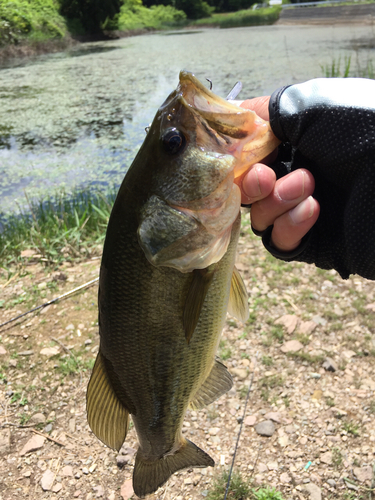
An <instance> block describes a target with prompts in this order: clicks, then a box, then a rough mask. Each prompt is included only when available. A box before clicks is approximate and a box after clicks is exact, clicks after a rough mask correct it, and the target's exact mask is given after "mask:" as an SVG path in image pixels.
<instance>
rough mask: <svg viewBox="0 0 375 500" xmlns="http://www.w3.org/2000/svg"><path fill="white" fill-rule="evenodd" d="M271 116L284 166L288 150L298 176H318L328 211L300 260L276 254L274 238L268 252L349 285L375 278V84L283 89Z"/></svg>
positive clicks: (339, 82)
mask: <svg viewBox="0 0 375 500" xmlns="http://www.w3.org/2000/svg"><path fill="white" fill-rule="evenodd" d="M269 111H270V122H271V126H272V129H273V131H274V133H275V134H276V136H277V137H278V138H279V139H281V140H282V141H284V144H283V145H281V146H280V154H281V155H283V156H284V158H283V159H284V160H285V156H286V154H285V152H286V151H288V149H287V148H289V153H288V154H289V161H290V164H289V165H290V168H291V170H296V169H297V168H301V167H304V168H307V169H308V170H310V171H311V173H312V174H313V176H314V178H315V185H316V187H315V192H314V197H315V198H316V199H317V200H318V201H319V203H320V207H321V211H320V216H319V219H318V221H317V223H316V224H315V225H314V227H313V228H312V229H311V231H310V233H309V235H308V236H307V237H305V239H304V241H303V244H302V246H301V247H300V248H299V250H300V251H299V253H298V252H296V251H293V256H291V255H288V254H285V255H283V254H280V252H277V251H272V245H270V243H269V241H267V236H265V237H264V238H263V241H264V243H265V246H266V248H267V249H268V250H269V251H271V253H273V254H275V256H277V257H278V258H284V259H285V260H292V259H293V260H298V261H303V262H308V263H315V264H316V265H317V266H318V267H320V268H323V269H336V270H337V271H338V272H339V273H340V275H341V276H342V277H343V278H348V277H349V275H350V274H359V275H361V276H363V277H365V278H368V279H375V81H374V80H366V79H359V78H358V79H357V78H346V79H344V78H342V79H340V78H337V79H336V78H335V79H333V78H332V79H324V78H321V79H316V80H310V81H308V82H306V83H302V84H299V85H292V86H289V87H284V88H282V89H280V90H278V91H276V92H275V93H274V94H273V95H272V96H271V99H270V105H269ZM290 146H292V148H291V149H290ZM268 238H270V231H269V235H268ZM296 253H298V255H296Z"/></svg>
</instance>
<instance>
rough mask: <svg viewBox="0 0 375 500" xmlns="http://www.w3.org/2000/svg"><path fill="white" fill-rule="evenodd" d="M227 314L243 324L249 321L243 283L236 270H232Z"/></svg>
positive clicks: (246, 297) (245, 291)
mask: <svg viewBox="0 0 375 500" xmlns="http://www.w3.org/2000/svg"><path fill="white" fill-rule="evenodd" d="M228 312H229V314H230V315H232V316H234V317H235V318H237V319H239V320H240V321H242V322H243V323H246V321H247V320H248V319H249V304H248V296H247V290H246V286H245V283H244V282H243V280H242V278H241V275H240V273H239V272H238V270H237V268H236V267H234V268H233V274H232V281H231V285H230V294H229V304H228Z"/></svg>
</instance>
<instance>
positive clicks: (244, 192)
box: [236, 163, 276, 205]
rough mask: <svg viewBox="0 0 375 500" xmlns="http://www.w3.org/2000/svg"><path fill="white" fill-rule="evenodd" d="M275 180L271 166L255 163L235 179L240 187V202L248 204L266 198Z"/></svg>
mask: <svg viewBox="0 0 375 500" xmlns="http://www.w3.org/2000/svg"><path fill="white" fill-rule="evenodd" d="M275 182H276V174H275V172H274V171H273V170H272V168H269V167H267V165H263V164H262V163H256V164H255V165H253V167H251V169H250V170H249V171H248V172H246V173H245V174H244V175H243V176H241V177H240V178H238V179H236V183H237V184H238V185H239V186H240V188H241V203H242V204H243V205H250V204H251V203H255V202H256V201H258V200H261V199H263V198H266V197H267V196H268V195H269V194H270V193H271V192H272V190H273V188H274V186H275Z"/></svg>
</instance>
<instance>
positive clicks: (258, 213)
mask: <svg viewBox="0 0 375 500" xmlns="http://www.w3.org/2000/svg"><path fill="white" fill-rule="evenodd" d="M314 189H315V181H314V177H313V176H312V174H311V173H310V172H309V171H308V170H306V169H302V168H301V169H298V170H296V171H294V172H291V173H290V174H288V175H286V176H285V177H282V178H281V179H279V180H278V181H276V184H275V188H274V189H273V191H272V192H271V194H270V195H269V196H267V198H264V199H261V200H260V201H257V202H256V203H254V204H253V205H252V207H251V222H252V225H253V227H254V228H255V229H257V230H258V231H264V230H265V229H267V227H268V226H271V225H272V224H273V223H274V221H275V220H276V219H277V218H278V217H280V216H281V215H283V214H284V213H286V212H288V211H289V210H291V209H293V208H294V207H296V206H297V205H299V203H301V201H303V200H305V199H306V198H308V197H309V196H310V195H312V194H313V192H314Z"/></svg>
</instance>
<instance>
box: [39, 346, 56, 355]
mask: <svg viewBox="0 0 375 500" xmlns="http://www.w3.org/2000/svg"><path fill="white" fill-rule="evenodd" d="M59 352H60V349H59V347H45V348H44V349H42V350H41V351H40V354H43V356H48V357H52V356H56V354H59Z"/></svg>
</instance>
